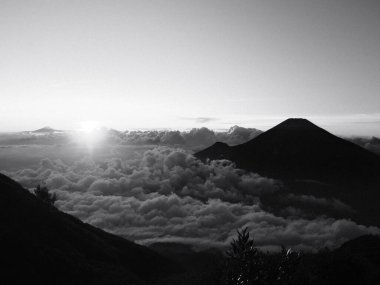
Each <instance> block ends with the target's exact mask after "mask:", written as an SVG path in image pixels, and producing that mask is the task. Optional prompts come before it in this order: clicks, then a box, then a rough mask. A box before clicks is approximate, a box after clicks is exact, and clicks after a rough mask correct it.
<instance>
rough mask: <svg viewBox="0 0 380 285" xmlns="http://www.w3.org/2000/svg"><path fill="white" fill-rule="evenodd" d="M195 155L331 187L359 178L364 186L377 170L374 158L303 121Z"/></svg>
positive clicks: (288, 120)
mask: <svg viewBox="0 0 380 285" xmlns="http://www.w3.org/2000/svg"><path fill="white" fill-rule="evenodd" d="M195 155H196V156H197V157H198V158H200V159H203V160H204V159H211V160H213V159H229V160H231V161H233V162H234V163H236V165H237V166H238V167H240V168H243V169H246V170H249V171H254V172H257V173H259V174H261V175H265V176H269V177H274V178H280V179H285V180H294V179H308V180H318V181H321V182H326V183H333V184H335V183H337V184H342V183H343V184H351V183H352V182H355V181H358V177H360V179H361V183H363V181H365V182H364V183H367V182H370V181H372V180H373V179H374V178H375V176H376V173H377V171H379V169H380V162H379V161H380V159H379V157H378V156H377V155H375V154H373V153H371V152H369V151H367V150H365V149H363V148H361V147H359V146H357V145H355V144H353V143H351V142H348V141H346V140H344V139H342V138H339V137H336V136H334V135H332V134H331V133H329V132H327V131H326V130H324V129H322V128H320V127H318V126H316V125H315V124H313V123H311V122H310V121H308V120H306V119H287V120H285V121H284V122H282V123H280V124H279V125H277V126H275V127H273V128H272V129H270V130H268V131H266V132H264V133H263V134H261V135H259V136H257V137H256V138H254V139H252V140H250V141H248V142H246V143H244V144H241V145H237V146H233V147H229V146H227V145H223V147H221V146H220V144H215V145H213V146H211V147H209V148H207V149H205V150H203V151H200V152H198V153H196V154H195Z"/></svg>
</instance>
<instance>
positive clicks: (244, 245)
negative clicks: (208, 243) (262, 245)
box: [226, 228, 261, 285]
mask: <svg viewBox="0 0 380 285" xmlns="http://www.w3.org/2000/svg"><path fill="white" fill-rule="evenodd" d="M237 234H238V237H237V239H236V240H235V239H234V240H233V241H232V242H231V245H230V248H229V250H228V251H227V252H226V254H227V258H228V261H227V264H228V269H227V271H228V272H227V284H228V285H248V284H255V281H258V279H259V271H260V270H259V268H260V263H261V261H260V256H259V254H258V251H257V248H255V246H254V241H253V239H251V238H250V236H249V231H248V228H244V229H242V230H241V231H239V230H238V231H237Z"/></svg>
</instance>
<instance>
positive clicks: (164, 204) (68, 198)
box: [6, 147, 380, 250]
mask: <svg viewBox="0 0 380 285" xmlns="http://www.w3.org/2000/svg"><path fill="white" fill-rule="evenodd" d="M6 174H7V175H10V176H11V177H13V178H14V179H16V180H17V181H19V182H20V183H21V184H23V185H24V186H25V187H29V188H33V187H35V186H36V185H37V184H38V183H41V182H45V183H46V184H47V186H48V188H50V189H51V190H52V191H54V192H55V193H56V194H57V196H58V200H57V202H56V206H57V207H58V208H59V209H61V210H62V211H64V212H67V213H69V214H72V215H74V216H76V217H78V218H80V219H81V220H83V221H85V222H88V223H90V224H92V225H95V226H97V227H100V228H102V229H104V230H107V231H109V232H112V233H115V234H118V235H120V236H123V237H125V238H128V239H131V240H134V241H136V242H139V243H141V244H149V243H153V242H162V241H172V242H182V243H187V244H191V245H194V246H197V247H215V246H216V247H224V246H226V245H228V243H229V242H230V241H231V238H232V237H233V236H234V235H235V231H236V229H239V228H241V227H246V226H247V227H249V229H250V231H251V233H252V235H253V236H254V238H255V240H256V242H257V244H258V245H259V246H261V247H264V248H271V247H274V246H278V245H281V244H282V245H285V246H291V247H292V248H298V249H305V250H312V249H317V248H322V247H325V246H329V247H333V246H336V245H339V244H341V243H343V242H344V241H346V240H348V239H351V238H354V237H356V236H359V235H362V234H367V233H373V234H380V229H378V228H376V227H365V226H362V225H358V224H356V223H354V222H352V221H350V220H346V219H338V220H337V219H333V218H329V217H326V216H318V217H315V218H313V219H306V218H304V217H303V216H302V215H296V214H295V215H292V216H288V217H286V218H285V217H280V216H276V215H275V214H273V213H271V212H269V211H268V210H264V207H263V205H262V202H261V197H262V196H263V195H271V194H276V195H281V193H282V184H281V182H279V181H277V180H273V179H268V178H265V177H261V176H259V175H257V174H254V173H247V172H245V171H243V170H240V169H236V168H235V167H234V165H233V164H231V163H230V162H228V161H225V160H221V161H213V162H211V163H202V162H201V161H199V160H197V159H196V158H194V157H193V156H192V155H191V154H189V153H188V152H186V151H184V150H180V149H173V148H167V147H157V148H154V149H151V150H148V151H146V152H144V154H143V155H142V156H141V157H140V158H138V159H129V160H122V159H115V158H113V159H112V158H111V159H104V160H103V161H97V162H95V161H94V160H93V159H91V158H90V157H84V158H82V159H80V160H78V161H75V162H74V163H72V164H65V163H63V162H62V161H61V160H50V159H44V160H42V161H41V163H40V165H39V167H38V168H36V169H24V170H19V171H15V172H8V173H6ZM288 199H289V200H296V201H299V200H300V199H302V200H306V201H308V202H309V203H313V204H326V203H327V204H328V205H329V206H333V207H335V206H339V207H344V205H342V204H340V203H339V201H335V200H332V201H327V200H323V199H315V198H313V197H312V196H311V197H310V196H302V197H296V196H288ZM330 204H331V205H330Z"/></svg>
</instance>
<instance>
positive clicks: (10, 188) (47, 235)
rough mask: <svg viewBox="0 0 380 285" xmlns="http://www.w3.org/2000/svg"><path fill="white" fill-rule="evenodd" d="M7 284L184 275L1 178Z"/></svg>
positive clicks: (0, 244) (0, 272)
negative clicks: (174, 273) (175, 273)
mask: <svg viewBox="0 0 380 285" xmlns="http://www.w3.org/2000/svg"><path fill="white" fill-rule="evenodd" d="M0 263H1V264H2V265H1V267H0V283H1V284H155V282H156V281H157V282H158V281H159V280H161V279H163V278H165V277H166V276H168V275H169V274H171V273H173V272H175V271H177V270H178V267H177V266H175V265H174V264H173V263H172V262H170V261H169V260H168V259H166V258H164V257H161V256H160V255H159V254H157V253H156V252H154V251H152V250H150V249H148V248H146V247H143V246H140V245H137V244H135V243H133V242H130V241H127V240H125V239H123V238H120V237H117V236H114V235H112V234H109V233H106V232H104V231H102V230H100V229H98V228H95V227H93V226H90V225H88V224H85V223H83V222H81V221H80V220H78V219H76V218H74V217H72V216H70V215H67V214H64V213H62V212H60V211H58V210H57V209H55V208H54V207H52V206H50V205H48V204H46V203H44V202H42V201H40V200H39V199H37V198H36V197H35V196H34V195H33V194H31V193H29V192H28V191H27V190H25V189H23V188H22V187H21V186H20V185H19V184H17V183H16V182H14V181H13V180H11V179H10V178H8V177H6V176H4V175H2V174H0Z"/></svg>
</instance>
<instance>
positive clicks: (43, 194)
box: [34, 184, 57, 206]
mask: <svg viewBox="0 0 380 285" xmlns="http://www.w3.org/2000/svg"><path fill="white" fill-rule="evenodd" d="M34 194H35V195H36V197H37V198H39V199H40V200H41V201H43V202H45V203H48V204H50V205H52V206H53V205H54V203H55V201H56V200H57V195H56V194H55V193H53V194H51V193H49V189H48V188H47V187H46V186H42V187H41V185H40V184H38V185H37V187H36V189H34Z"/></svg>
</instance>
